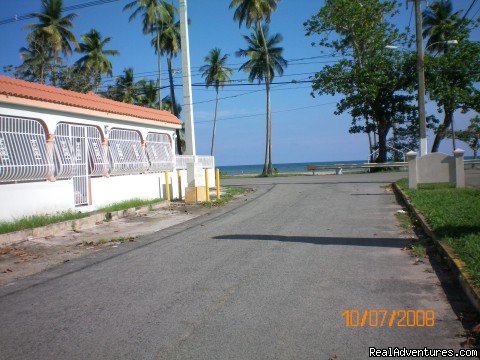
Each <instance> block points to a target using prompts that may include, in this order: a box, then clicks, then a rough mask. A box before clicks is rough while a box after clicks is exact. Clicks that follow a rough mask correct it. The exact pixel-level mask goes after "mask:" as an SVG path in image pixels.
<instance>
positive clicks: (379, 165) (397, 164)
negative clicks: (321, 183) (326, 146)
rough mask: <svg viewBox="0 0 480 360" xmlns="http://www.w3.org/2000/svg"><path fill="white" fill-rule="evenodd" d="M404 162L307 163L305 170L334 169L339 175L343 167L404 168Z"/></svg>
mask: <svg viewBox="0 0 480 360" xmlns="http://www.w3.org/2000/svg"><path fill="white" fill-rule="evenodd" d="M407 166H408V164H407V163H406V162H403V161H401V162H387V163H356V164H329V165H308V166H307V170H308V171H312V172H313V175H315V171H321V170H335V174H336V175H341V174H342V171H343V170H344V169H378V168H406V167H407Z"/></svg>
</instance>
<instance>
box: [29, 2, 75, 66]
mask: <svg viewBox="0 0 480 360" xmlns="http://www.w3.org/2000/svg"><path fill="white" fill-rule="evenodd" d="M30 16H32V17H35V18H37V19H38V23H35V24H29V25H27V26H26V27H25V28H26V29H31V30H32V32H31V33H30V34H29V35H28V36H27V40H28V41H29V42H41V43H43V44H44V47H45V48H46V47H47V46H48V51H49V52H51V53H52V55H53V58H54V60H55V62H57V63H58V62H59V60H60V58H59V54H60V53H62V54H64V55H68V54H71V53H72V45H74V47H75V48H77V47H78V43H77V40H76V38H75V35H73V33H72V32H71V31H70V29H71V28H72V27H73V22H72V20H73V19H74V18H75V17H76V16H77V15H76V14H74V13H71V14H68V15H65V16H63V1H62V0H42V12H39V13H32V14H30ZM70 43H71V44H72V45H71V44H70Z"/></svg>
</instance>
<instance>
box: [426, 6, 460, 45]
mask: <svg viewBox="0 0 480 360" xmlns="http://www.w3.org/2000/svg"><path fill="white" fill-rule="evenodd" d="M458 14H459V12H458V11H457V12H453V6H452V2H451V0H438V1H436V2H434V3H432V4H431V5H430V6H429V7H427V8H426V9H425V10H424V11H423V25H424V30H423V37H424V38H428V41H427V49H428V50H429V51H431V52H437V53H443V52H445V51H446V50H447V48H448V44H447V41H448V40H454V39H455V33H456V32H457V30H458V26H459V24H460V21H459V17H458Z"/></svg>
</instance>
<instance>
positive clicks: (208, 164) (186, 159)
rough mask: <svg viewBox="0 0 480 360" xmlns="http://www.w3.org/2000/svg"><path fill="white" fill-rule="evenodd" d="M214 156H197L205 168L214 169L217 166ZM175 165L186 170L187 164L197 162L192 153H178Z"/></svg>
mask: <svg viewBox="0 0 480 360" xmlns="http://www.w3.org/2000/svg"><path fill="white" fill-rule="evenodd" d="M214 159H215V158H214V157H213V156H197V160H198V162H199V164H200V166H201V167H202V168H204V169H213V167H214V166H215V161H214ZM175 160H176V161H175V166H176V168H177V169H180V170H185V169H186V168H187V164H191V163H193V162H195V156H192V155H177V156H176V159H175Z"/></svg>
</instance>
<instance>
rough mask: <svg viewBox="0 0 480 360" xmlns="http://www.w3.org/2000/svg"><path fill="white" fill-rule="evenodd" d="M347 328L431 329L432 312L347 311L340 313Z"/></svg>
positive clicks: (433, 313)
mask: <svg viewBox="0 0 480 360" xmlns="http://www.w3.org/2000/svg"><path fill="white" fill-rule="evenodd" d="M342 318H343V319H344V320H345V326H347V327H384V326H385V327H433V326H435V311H433V310H422V309H421V310H385V309H370V310H368V309H367V310H358V309H348V310H344V311H342Z"/></svg>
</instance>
